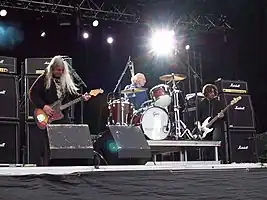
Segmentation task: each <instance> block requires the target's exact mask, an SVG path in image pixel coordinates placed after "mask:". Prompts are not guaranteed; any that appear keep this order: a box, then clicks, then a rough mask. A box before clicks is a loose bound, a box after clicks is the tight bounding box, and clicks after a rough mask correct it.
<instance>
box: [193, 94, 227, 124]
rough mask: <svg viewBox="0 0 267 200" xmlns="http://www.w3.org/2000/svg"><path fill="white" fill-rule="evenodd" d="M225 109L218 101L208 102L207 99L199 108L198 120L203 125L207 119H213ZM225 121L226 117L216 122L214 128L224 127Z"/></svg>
mask: <svg viewBox="0 0 267 200" xmlns="http://www.w3.org/2000/svg"><path fill="white" fill-rule="evenodd" d="M223 109H224V106H223V104H222V103H221V102H220V101H219V100H218V99H212V100H208V99H206V98H205V99H203V100H202V101H201V102H200V103H199V106H198V120H199V121H200V122H201V123H203V121H204V120H205V119H206V118H207V117H211V118H213V117H215V116H216V115H218V113H219V112H221V110H223ZM224 120H225V117H223V118H219V119H218V120H217V121H216V122H214V124H213V126H212V127H218V126H221V125H223V121H224Z"/></svg>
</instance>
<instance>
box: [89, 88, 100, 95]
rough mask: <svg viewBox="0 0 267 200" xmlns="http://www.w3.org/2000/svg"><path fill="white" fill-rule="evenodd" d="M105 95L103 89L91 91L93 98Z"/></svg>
mask: <svg viewBox="0 0 267 200" xmlns="http://www.w3.org/2000/svg"><path fill="white" fill-rule="evenodd" d="M102 93H104V90H102V89H101V88H100V89H94V90H91V91H90V93H89V94H90V95H91V96H97V95H98V94H102Z"/></svg>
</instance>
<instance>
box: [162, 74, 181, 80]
mask: <svg viewBox="0 0 267 200" xmlns="http://www.w3.org/2000/svg"><path fill="white" fill-rule="evenodd" d="M159 79H160V80H162V81H172V80H174V81H183V80H185V79H186V75H183V74H165V75H163V76H160V77H159Z"/></svg>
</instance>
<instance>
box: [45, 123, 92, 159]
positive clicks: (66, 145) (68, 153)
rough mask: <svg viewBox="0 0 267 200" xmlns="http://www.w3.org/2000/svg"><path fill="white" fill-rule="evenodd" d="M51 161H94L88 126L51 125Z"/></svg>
mask: <svg viewBox="0 0 267 200" xmlns="http://www.w3.org/2000/svg"><path fill="white" fill-rule="evenodd" d="M47 133H48V138H49V147H50V159H93V157H94V152H93V144H92V139H91V135H90V131H89V127H88V125H84V124H50V125H48V127H47Z"/></svg>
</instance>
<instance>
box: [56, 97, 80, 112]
mask: <svg viewBox="0 0 267 200" xmlns="http://www.w3.org/2000/svg"><path fill="white" fill-rule="evenodd" d="M81 100H82V97H78V98H76V99H74V100H72V101H70V102H69V103H66V104H64V105H62V106H61V107H60V110H64V109H66V108H68V107H70V106H72V105H74V104H76V103H79V102H80V101H81Z"/></svg>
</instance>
